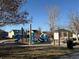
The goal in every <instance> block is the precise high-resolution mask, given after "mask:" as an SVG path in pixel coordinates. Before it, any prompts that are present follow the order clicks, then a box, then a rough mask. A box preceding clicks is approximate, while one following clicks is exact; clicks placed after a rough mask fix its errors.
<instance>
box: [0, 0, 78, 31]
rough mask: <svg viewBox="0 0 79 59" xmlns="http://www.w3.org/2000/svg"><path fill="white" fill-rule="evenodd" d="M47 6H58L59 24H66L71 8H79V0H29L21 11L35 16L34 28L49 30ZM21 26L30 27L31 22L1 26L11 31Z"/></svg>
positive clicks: (33, 20)
mask: <svg viewBox="0 0 79 59" xmlns="http://www.w3.org/2000/svg"><path fill="white" fill-rule="evenodd" d="M46 6H52V7H53V6H57V7H58V8H59V16H58V18H57V25H58V26H65V25H66V24H68V17H69V16H68V14H69V12H71V10H77V11H78V10H79V0H28V2H27V3H25V4H23V5H22V6H21V9H20V10H19V11H28V12H29V16H30V17H31V16H32V17H33V19H32V28H33V29H38V28H39V27H40V28H41V29H42V30H45V31H48V30H49V25H48V14H47V12H48V11H47V10H46ZM21 27H24V28H25V29H29V24H26V25H17V26H11V25H10V26H5V27H1V28H2V29H4V30H8V31H10V30H12V29H20V28H21Z"/></svg>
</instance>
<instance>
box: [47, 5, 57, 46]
mask: <svg viewBox="0 0 79 59" xmlns="http://www.w3.org/2000/svg"><path fill="white" fill-rule="evenodd" d="M57 17H58V8H57V7H56V6H54V7H49V8H48V22H49V27H50V31H51V35H52V38H53V34H54V31H55V29H56V20H57ZM53 39H54V38H53ZM54 45H55V40H54Z"/></svg>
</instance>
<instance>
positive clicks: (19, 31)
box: [8, 30, 21, 38]
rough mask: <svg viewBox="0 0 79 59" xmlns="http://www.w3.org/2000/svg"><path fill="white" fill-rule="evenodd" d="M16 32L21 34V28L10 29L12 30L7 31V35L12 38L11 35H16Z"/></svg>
mask: <svg viewBox="0 0 79 59" xmlns="http://www.w3.org/2000/svg"><path fill="white" fill-rule="evenodd" d="M17 34H19V35H21V30H12V31H10V32H8V37H9V38H13V36H14V35H17Z"/></svg>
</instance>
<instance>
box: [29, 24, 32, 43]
mask: <svg viewBox="0 0 79 59" xmlns="http://www.w3.org/2000/svg"><path fill="white" fill-rule="evenodd" d="M31 31H32V24H30V31H29V32H30V35H29V45H30V44H31Z"/></svg>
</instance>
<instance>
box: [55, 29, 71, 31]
mask: <svg viewBox="0 0 79 59" xmlns="http://www.w3.org/2000/svg"><path fill="white" fill-rule="evenodd" d="M58 31H60V32H71V31H69V30H66V29H58V30H55V32H58Z"/></svg>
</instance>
